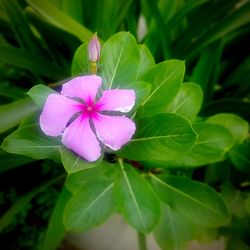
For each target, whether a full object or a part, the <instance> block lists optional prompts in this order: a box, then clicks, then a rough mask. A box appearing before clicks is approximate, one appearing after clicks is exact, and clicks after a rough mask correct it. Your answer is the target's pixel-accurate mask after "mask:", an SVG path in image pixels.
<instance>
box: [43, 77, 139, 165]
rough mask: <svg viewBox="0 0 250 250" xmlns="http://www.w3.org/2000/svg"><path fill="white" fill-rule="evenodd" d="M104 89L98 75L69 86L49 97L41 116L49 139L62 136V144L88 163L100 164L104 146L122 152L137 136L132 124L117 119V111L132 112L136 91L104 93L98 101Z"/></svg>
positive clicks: (64, 86) (115, 90)
mask: <svg viewBox="0 0 250 250" xmlns="http://www.w3.org/2000/svg"><path fill="white" fill-rule="evenodd" d="M101 85H102V78H100V77H98V76H95V75H92V76H79V77H76V78H74V79H72V80H70V81H68V82H66V83H65V84H63V86H62V91H61V94H50V95H49V96H48V98H47V101H46V103H45V105H44V107H43V111H42V114H41V116H40V126H41V129H42V131H43V132H44V133H45V134H46V135H49V136H59V135H62V143H63V144H64V145H65V146H66V147H67V148H69V149H71V150H72V151H74V152H75V153H76V154H78V155H80V156H81V157H83V158H84V159H86V160H87V161H96V160H97V159H98V158H99V157H100V156H101V153H102V150H101V147H102V146H103V145H102V144H104V145H106V146H108V147H109V148H111V149H112V150H118V149H120V148H121V147H122V146H123V145H124V144H126V143H127V142H129V141H130V140H131V138H132V136H133V134H134V132H135V124H134V122H133V121H132V120H130V119H129V118H127V117H125V116H124V115H123V116H122V115H117V111H118V112H129V111H130V110H131V109H132V107H133V106H134V104H135V91H134V90H127V89H113V90H104V91H103V92H102V96H101V97H100V98H99V99H98V98H97V97H96V96H97V92H98V89H99V88H100V87H101ZM107 111H111V112H108V113H107ZM112 111H113V112H112ZM114 111H115V112H114ZM108 114H109V115H108Z"/></svg>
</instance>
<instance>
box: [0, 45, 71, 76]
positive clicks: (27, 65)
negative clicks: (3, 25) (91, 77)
mask: <svg viewBox="0 0 250 250" xmlns="http://www.w3.org/2000/svg"><path fill="white" fill-rule="evenodd" d="M0 56H1V58H0V60H1V61H2V62H4V63H6V64H10V65H13V66H16V67H18V68H21V69H25V70H28V71H31V72H33V73H34V74H39V75H43V76H47V77H49V78H51V79H55V80H58V79H62V78H63V77H65V73H67V72H65V71H63V69H60V68H59V67H57V66H56V65H54V64H52V63H50V62H49V61H47V60H45V59H44V58H42V57H40V56H39V55H36V54H31V53H29V52H26V51H23V50H22V49H18V48H15V47H12V46H6V45H0ZM13 58H15V59H13ZM34 59H35V60H34Z"/></svg>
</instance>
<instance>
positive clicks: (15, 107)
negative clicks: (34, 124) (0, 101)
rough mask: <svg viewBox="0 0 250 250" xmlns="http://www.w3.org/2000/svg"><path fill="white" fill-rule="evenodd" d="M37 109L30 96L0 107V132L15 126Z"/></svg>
mask: <svg viewBox="0 0 250 250" xmlns="http://www.w3.org/2000/svg"><path fill="white" fill-rule="evenodd" d="M36 110H37V108H36V106H35V105H34V103H33V102H32V100H31V99H30V98H24V99H20V100H18V101H15V102H12V103H10V104H6V105H2V106H1V107H0V120H1V123H0V133H3V132H5V131H7V130H9V129H10V128H12V127H15V126H16V125H18V124H19V123H20V121H21V120H22V119H23V118H25V117H27V116H29V115H31V114H32V113H34V112H35V111H36Z"/></svg>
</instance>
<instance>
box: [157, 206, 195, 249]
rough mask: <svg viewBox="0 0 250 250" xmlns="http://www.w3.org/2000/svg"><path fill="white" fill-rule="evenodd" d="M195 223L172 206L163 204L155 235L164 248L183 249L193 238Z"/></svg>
mask: <svg viewBox="0 0 250 250" xmlns="http://www.w3.org/2000/svg"><path fill="white" fill-rule="evenodd" d="M193 226H194V225H193V224H192V223H190V222H189V221H188V220H186V219H185V218H184V217H183V216H182V215H181V214H179V213H177V212H176V211H175V210H173V209H172V208H171V207H170V206H168V205H166V204H165V205H164V206H162V216H161V219H160V222H159V223H158V224H157V226H156V227H155V229H154V237H155V239H156V241H157V243H158V244H159V245H160V247H161V249H162V250H168V249H171V250H182V249H185V247H184V246H185V243H186V242H187V241H188V240H191V239H192V233H193Z"/></svg>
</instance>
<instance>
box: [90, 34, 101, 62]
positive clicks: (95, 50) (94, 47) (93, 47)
mask: <svg viewBox="0 0 250 250" xmlns="http://www.w3.org/2000/svg"><path fill="white" fill-rule="evenodd" d="M88 52H89V61H90V62H93V63H96V62H97V61H98V60H99V58H100V52H101V45H100V42H99V39H98V37H97V35H96V33H95V34H94V35H93V37H92V38H91V40H90V41H89V46H88Z"/></svg>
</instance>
